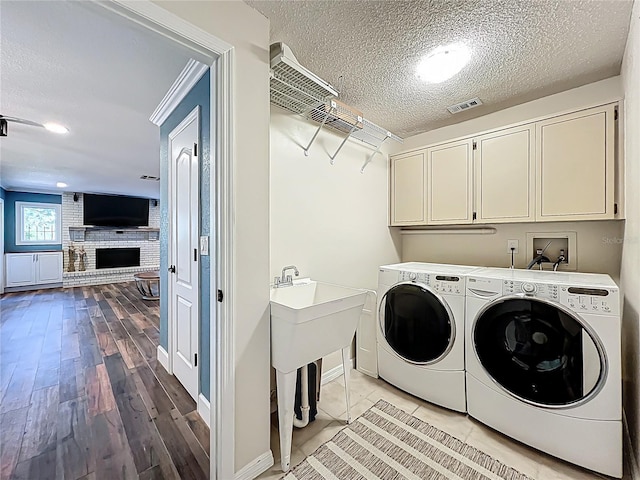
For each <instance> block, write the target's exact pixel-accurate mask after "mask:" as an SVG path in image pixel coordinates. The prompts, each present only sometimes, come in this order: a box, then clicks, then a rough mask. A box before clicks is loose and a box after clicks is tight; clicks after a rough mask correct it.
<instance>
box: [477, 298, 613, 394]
mask: <svg viewBox="0 0 640 480" xmlns="http://www.w3.org/2000/svg"><path fill="white" fill-rule="evenodd" d="M473 341H474V344H475V349H476V353H477V355H478V359H479V360H480V363H481V364H482V366H483V367H484V368H485V370H486V371H487V373H488V374H489V375H490V376H491V377H493V379H494V380H495V381H496V382H497V383H498V384H499V385H501V386H502V387H503V388H505V389H506V390H507V391H509V392H511V393H512V394H514V395H516V396H518V397H520V398H522V399H524V400H528V401H530V402H533V403H536V404H543V405H548V406H564V405H569V404H572V403H575V402H578V401H580V400H582V399H584V398H586V397H587V396H589V394H590V393H591V392H593V391H594V390H595V389H596V387H597V386H598V385H599V383H600V381H601V380H602V378H603V376H604V371H605V368H604V365H605V364H604V358H602V354H601V353H600V352H601V351H602V350H601V349H600V348H598V345H597V344H596V340H595V339H594V338H592V336H591V334H590V333H589V332H588V331H587V330H586V329H585V328H584V326H583V324H582V322H581V321H580V320H579V319H578V317H577V316H575V315H573V314H572V313H571V312H570V311H565V310H564V309H562V308H559V307H558V306H555V305H553V304H550V303H548V302H546V301H544V300H539V299H535V298H509V299H503V300H500V301H498V302H497V303H495V304H493V305H491V306H490V307H488V308H487V309H485V310H484V311H483V312H482V313H481V314H480V316H479V317H478V319H477V320H476V323H475V328H474V331H473Z"/></svg>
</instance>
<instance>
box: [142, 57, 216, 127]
mask: <svg viewBox="0 0 640 480" xmlns="http://www.w3.org/2000/svg"><path fill="white" fill-rule="evenodd" d="M207 70H209V67H208V66H207V65H205V64H203V63H200V62H198V61H197V60H193V59H191V60H189V61H188V62H187V65H186V66H185V67H184V68H183V69H182V72H180V75H179V76H178V78H177V79H176V81H175V82H173V85H171V88H169V91H168V92H167V93H166V94H165V96H164V98H163V99H162V101H161V102H160V104H159V105H158V106H157V107H156V109H155V110H154V112H153V113H152V114H151V116H150V117H149V120H151V122H152V123H153V124H154V125H157V126H160V125H162V124H163V123H164V122H165V121H166V120H167V118H168V117H169V115H171V112H173V111H174V110H175V109H176V107H177V106H178V105H179V104H180V102H181V101H182V100H183V99H184V97H186V96H187V94H188V93H189V92H190V91H191V89H192V88H193V87H194V86H195V84H196V83H198V80H200V79H201V78H202V76H203V75H204V74H205V73H206V72H207Z"/></svg>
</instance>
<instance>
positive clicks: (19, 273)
mask: <svg viewBox="0 0 640 480" xmlns="http://www.w3.org/2000/svg"><path fill="white" fill-rule="evenodd" d="M5 261H6V264H5V266H6V275H7V278H6V280H7V281H6V286H7V287H20V286H23V285H33V284H34V283H35V282H36V277H35V254H34V253H7V254H6V255H5Z"/></svg>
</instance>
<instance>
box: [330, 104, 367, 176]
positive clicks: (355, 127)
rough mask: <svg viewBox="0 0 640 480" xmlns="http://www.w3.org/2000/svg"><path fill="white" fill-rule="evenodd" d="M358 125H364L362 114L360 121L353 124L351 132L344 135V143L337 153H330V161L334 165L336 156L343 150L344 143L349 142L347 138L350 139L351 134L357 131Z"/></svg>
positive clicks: (359, 117)
mask: <svg viewBox="0 0 640 480" xmlns="http://www.w3.org/2000/svg"><path fill="white" fill-rule="evenodd" d="M358 125H362V117H361V116H358V121H357V122H356V124H355V125H353V127H351V130H350V131H349V134H348V135H347V136H346V137H344V139H343V140H342V143H341V144H340V146H339V147H338V150H336V153H334V154H333V155H329V158H330V159H331V160H330V161H329V163H331V165H333V162H334V161H335V159H336V157H337V156H338V153H340V150H342V147H344V144H345V143H347V140H349V137H351V134H352V133H353V132H355V131H356V129H357V128H358Z"/></svg>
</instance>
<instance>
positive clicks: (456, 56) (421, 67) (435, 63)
mask: <svg viewBox="0 0 640 480" xmlns="http://www.w3.org/2000/svg"><path fill="white" fill-rule="evenodd" d="M470 58H471V52H470V51H469V49H468V48H467V47H466V45H464V44H462V43H453V44H451V45H445V46H440V47H438V48H436V49H435V50H434V51H433V52H431V53H430V54H429V55H427V56H426V57H425V58H424V59H423V60H422V61H421V62H420V63H419V64H418V68H416V75H417V76H418V78H420V79H421V80H424V81H425V82H429V83H440V82H444V81H445V80H446V79H448V78H451V77H453V76H454V75H455V74H456V73H458V72H459V71H460V70H462V68H463V67H464V66H465V65H466V64H467V63H468V62H469V59H470Z"/></svg>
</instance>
